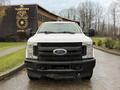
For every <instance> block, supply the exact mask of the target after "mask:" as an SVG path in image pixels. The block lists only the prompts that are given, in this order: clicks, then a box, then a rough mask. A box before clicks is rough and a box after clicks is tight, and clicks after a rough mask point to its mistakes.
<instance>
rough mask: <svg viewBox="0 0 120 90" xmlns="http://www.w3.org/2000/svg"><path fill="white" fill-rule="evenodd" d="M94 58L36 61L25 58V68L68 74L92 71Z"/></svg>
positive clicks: (42, 72) (38, 71)
mask: <svg viewBox="0 0 120 90" xmlns="http://www.w3.org/2000/svg"><path fill="white" fill-rule="evenodd" d="M95 63H96V60H95V59H94V58H92V59H85V60H81V61H38V60H34V59H26V60H25V66H26V68H27V70H30V71H33V72H35V73H40V74H59V73H61V74H65V73H66V74H68V73H82V72H89V71H92V70H93V68H94V67H95Z"/></svg>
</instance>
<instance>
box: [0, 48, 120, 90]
mask: <svg viewBox="0 0 120 90" xmlns="http://www.w3.org/2000/svg"><path fill="white" fill-rule="evenodd" d="M94 52H95V58H96V59H97V64H96V67H95V69H94V74H93V77H92V79H91V80H90V81H88V80H73V79H69V80H65V79H64V80H53V79H47V78H45V79H42V80H34V81H30V80H29V79H28V77H27V74H26V70H25V69H23V70H22V71H20V72H18V73H16V75H14V76H11V77H10V78H8V79H6V80H3V81H0V90H120V56H115V55H112V54H108V53H105V52H102V51H99V50H96V49H95V50H94Z"/></svg>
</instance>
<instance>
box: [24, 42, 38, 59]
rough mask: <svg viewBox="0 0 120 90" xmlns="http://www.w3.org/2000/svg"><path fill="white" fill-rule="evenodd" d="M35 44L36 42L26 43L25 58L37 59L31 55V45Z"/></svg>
mask: <svg viewBox="0 0 120 90" xmlns="http://www.w3.org/2000/svg"><path fill="white" fill-rule="evenodd" d="M34 46H37V44H36V43H28V44H27V47H26V58H33V59H37V56H34V55H33V47H34Z"/></svg>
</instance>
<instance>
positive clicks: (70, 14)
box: [59, 7, 76, 20]
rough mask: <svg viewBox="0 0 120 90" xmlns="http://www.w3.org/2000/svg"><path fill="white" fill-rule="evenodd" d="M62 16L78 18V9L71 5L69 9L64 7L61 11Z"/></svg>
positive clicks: (72, 18)
mask: <svg viewBox="0 0 120 90" xmlns="http://www.w3.org/2000/svg"><path fill="white" fill-rule="evenodd" d="M59 14H60V16H62V17H65V18H68V19H71V20H76V9H75V8H74V7H71V8H69V9H63V10H61V11H60V12H59Z"/></svg>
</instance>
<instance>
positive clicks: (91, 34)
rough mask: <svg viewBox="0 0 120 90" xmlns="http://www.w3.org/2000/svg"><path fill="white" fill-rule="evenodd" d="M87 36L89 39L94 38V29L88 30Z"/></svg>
mask: <svg viewBox="0 0 120 90" xmlns="http://www.w3.org/2000/svg"><path fill="white" fill-rule="evenodd" d="M88 35H89V37H93V36H95V30H94V29H90V30H89V31H88Z"/></svg>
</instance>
